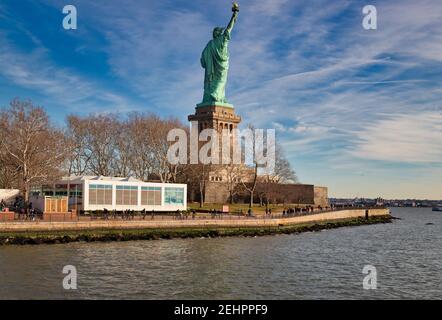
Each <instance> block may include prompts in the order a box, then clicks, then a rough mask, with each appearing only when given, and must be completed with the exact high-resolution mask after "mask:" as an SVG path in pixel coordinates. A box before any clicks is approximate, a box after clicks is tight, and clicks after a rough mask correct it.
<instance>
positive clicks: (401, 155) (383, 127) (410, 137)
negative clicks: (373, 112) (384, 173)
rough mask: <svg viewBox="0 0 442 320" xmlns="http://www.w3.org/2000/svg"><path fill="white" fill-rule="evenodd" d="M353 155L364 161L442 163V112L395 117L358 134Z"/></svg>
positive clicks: (367, 127)
mask: <svg viewBox="0 0 442 320" xmlns="http://www.w3.org/2000/svg"><path fill="white" fill-rule="evenodd" d="M356 136H357V141H356V144H355V146H354V150H352V151H350V153H351V154H352V155H354V156H356V157H359V158H363V159H373V160H385V161H395V162H412V163H413V162H436V163H442V113H435V112H426V113H422V114H417V115H414V114H413V115H395V116H393V117H392V118H390V119H383V120H380V121H378V122H377V123H372V124H367V125H366V126H363V127H362V128H361V131H360V132H357V133H356Z"/></svg>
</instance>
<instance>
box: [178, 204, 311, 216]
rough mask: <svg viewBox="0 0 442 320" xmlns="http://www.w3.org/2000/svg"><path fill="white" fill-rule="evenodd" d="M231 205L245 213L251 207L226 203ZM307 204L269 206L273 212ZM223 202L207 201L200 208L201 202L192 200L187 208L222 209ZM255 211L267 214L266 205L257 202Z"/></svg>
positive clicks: (234, 209) (231, 209)
mask: <svg viewBox="0 0 442 320" xmlns="http://www.w3.org/2000/svg"><path fill="white" fill-rule="evenodd" d="M225 205H228V206H229V210H230V212H232V213H234V212H239V211H240V210H242V212H243V213H247V210H248V209H249V204H248V203H234V204H225ZM305 206H306V205H304V204H278V205H276V204H270V205H269V208H270V209H272V213H281V212H282V211H283V210H284V209H287V208H289V207H291V208H294V207H305ZM222 207H223V204H222V203H207V204H205V205H204V207H202V208H200V204H199V203H197V202H190V203H188V204H187V208H188V209H190V210H192V209H195V210H198V209H203V210H212V209H215V210H222ZM252 210H253V213H254V214H256V215H263V214H265V211H266V207H265V206H262V207H261V206H260V205H259V204H256V203H255V205H254V206H253V208H252Z"/></svg>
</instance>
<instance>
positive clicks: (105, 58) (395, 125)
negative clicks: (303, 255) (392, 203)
mask: <svg viewBox="0 0 442 320" xmlns="http://www.w3.org/2000/svg"><path fill="white" fill-rule="evenodd" d="M123 2H124V4H123ZM238 2H239V4H240V8H241V11H240V13H239V18H238V21H237V24H236V26H235V29H234V30H233V32H232V41H231V42H230V45H229V46H230V71H229V75H228V87H227V89H226V96H227V99H228V100H229V102H231V103H232V104H233V105H234V106H235V108H236V112H237V113H238V114H239V115H241V116H242V119H243V123H242V125H243V126H245V125H246V124H248V123H253V124H254V126H255V127H257V128H275V129H276V130H277V137H278V139H279V141H280V142H281V144H282V145H283V146H284V149H285V152H286V155H287V158H288V159H289V160H290V162H291V164H292V166H293V168H294V169H295V171H296V173H297V175H298V177H299V180H300V182H302V183H311V184H315V185H324V186H327V187H329V196H330V197H342V198H350V197H372V198H375V197H378V196H380V197H383V198H388V199H396V198H402V199H405V198H419V199H441V198H442V2H441V1H440V0H422V1H414V0H389V1H386V0H384V1H366V0H365V1H358V0H355V1H349V0H337V1H326V0H324V1H323V0H309V1H303V0H298V1H290V0H254V1H251V0H250V1H248V0H241V1H238ZM67 4H72V5H74V6H76V8H77V10H78V29H77V30H64V29H63V28H62V20H63V18H64V15H63V14H62V8H63V7H64V6H65V5H67ZM367 4H371V5H375V6H376V8H377V13H378V29H377V30H364V29H363V28H362V19H363V15H362V8H363V7H364V6H365V5H367ZM230 8H231V1H230V0H226V1H207V0H195V1H188V0H186V1H185V0H174V1H172V0H161V1H136V0H132V1H111V0H106V1H105V0H96V1H87V0H80V1H69V2H65V1H59V0H40V1H31V0H20V1H14V0H2V1H1V2H0V106H1V107H6V106H8V105H9V102H10V101H11V100H12V99H13V98H15V97H20V98H21V99H31V100H32V101H33V102H34V103H35V104H37V105H41V106H44V107H45V109H46V110H47V111H48V114H49V115H50V116H51V119H52V120H53V121H54V122H56V123H58V124H63V123H64V119H65V117H66V115H68V114H71V113H75V114H79V115H87V114H89V113H91V112H93V113H101V112H122V113H124V112H130V111H145V112H154V113H157V114H159V115H160V116H162V117H168V116H175V117H177V118H179V119H180V120H181V121H183V122H184V123H186V122H187V115H188V114H191V113H193V112H194V108H195V105H196V103H199V102H201V100H202V94H203V79H204V73H203V69H202V68H201V66H200V64H199V63H200V61H199V60H200V55H201V51H202V50H203V48H204V46H205V45H206V43H207V42H208V41H209V40H210V38H211V34H212V29H213V27H215V26H225V25H226V24H227V22H228V20H229V18H230V15H231V11H230Z"/></svg>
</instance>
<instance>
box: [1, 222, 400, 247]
mask: <svg viewBox="0 0 442 320" xmlns="http://www.w3.org/2000/svg"><path fill="white" fill-rule="evenodd" d="M393 219H394V217H392V216H391V215H377V216H371V217H368V219H366V218H362V217H357V218H348V219H339V220H332V221H317V222H308V223H302V224H300V223H297V224H287V225H280V226H250V227H249V226H241V227H216V226H203V227H182V228H142V229H138V228H134V229H95V230H94V229H90V230H78V231H73V230H57V231H20V232H13V231H6V232H5V231H3V232H0V246H2V245H37V244H62V243H71V242H110V241H135V240H160V239H186V238H218V237H241V236H242V237H258V236H268V235H278V234H298V233H303V232H316V231H322V230H328V229H336V228H341V227H350V226H362V225H370V224H379V223H391V222H392V220H393Z"/></svg>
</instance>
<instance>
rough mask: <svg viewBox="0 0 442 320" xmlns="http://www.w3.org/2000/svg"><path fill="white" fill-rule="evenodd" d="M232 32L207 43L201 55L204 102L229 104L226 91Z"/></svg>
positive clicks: (226, 32)
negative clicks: (203, 70)
mask: <svg viewBox="0 0 442 320" xmlns="http://www.w3.org/2000/svg"><path fill="white" fill-rule="evenodd" d="M229 40H230V32H229V31H227V30H224V32H223V33H222V34H221V35H220V36H218V37H217V38H215V39H212V40H210V41H209V43H207V45H206V47H205V48H204V50H203V53H202V54H201V66H202V67H203V68H204V69H205V76H204V97H203V102H227V101H226V99H225V89H226V82H227V70H228V69H229V52H228V43H229Z"/></svg>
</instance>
